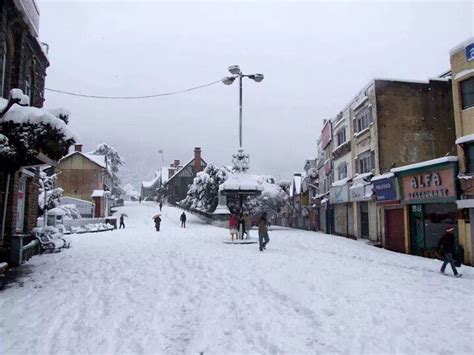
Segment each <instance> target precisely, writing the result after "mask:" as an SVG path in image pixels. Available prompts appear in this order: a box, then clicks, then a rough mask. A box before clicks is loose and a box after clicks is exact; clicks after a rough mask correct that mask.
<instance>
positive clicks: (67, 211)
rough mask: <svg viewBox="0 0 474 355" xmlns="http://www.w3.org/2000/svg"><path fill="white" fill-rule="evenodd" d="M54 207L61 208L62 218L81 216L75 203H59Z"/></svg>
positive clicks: (68, 218)
mask: <svg viewBox="0 0 474 355" xmlns="http://www.w3.org/2000/svg"><path fill="white" fill-rule="evenodd" d="M56 209H58V210H61V211H62V212H63V216H64V217H63V218H64V220H72V219H81V218H82V216H81V214H80V213H79V210H78V209H77V206H76V205H73V204H65V205H59V206H58V207H56Z"/></svg>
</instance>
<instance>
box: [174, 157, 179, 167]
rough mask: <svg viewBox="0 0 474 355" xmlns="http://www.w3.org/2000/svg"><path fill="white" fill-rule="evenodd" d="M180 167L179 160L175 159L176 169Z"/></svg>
mask: <svg viewBox="0 0 474 355" xmlns="http://www.w3.org/2000/svg"><path fill="white" fill-rule="evenodd" d="M178 166H179V160H177V159H175V160H174V167H175V168H177V167H178Z"/></svg>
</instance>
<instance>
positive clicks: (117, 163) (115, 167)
mask: <svg viewBox="0 0 474 355" xmlns="http://www.w3.org/2000/svg"><path fill="white" fill-rule="evenodd" d="M92 154H95V155H104V156H105V159H106V162H107V166H108V167H110V171H111V172H112V195H116V196H120V194H121V189H120V188H119V187H120V183H121V181H120V178H119V177H118V172H119V170H120V167H121V166H122V165H123V164H125V161H124V160H123V159H122V157H121V156H120V155H119V153H118V152H117V150H116V149H115V148H114V147H112V146H110V145H108V144H106V143H102V144H99V145H98V146H97V148H96V149H95V150H94V151H93V152H92Z"/></svg>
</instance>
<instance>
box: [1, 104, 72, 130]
mask: <svg viewBox="0 0 474 355" xmlns="http://www.w3.org/2000/svg"><path fill="white" fill-rule="evenodd" d="M7 105H8V101H7V100H5V99H3V98H0V111H2V110H3V109H4V108H5V107H6V106H7ZM3 121H4V122H5V121H10V122H15V123H20V124H21V123H43V124H49V125H50V126H51V127H53V128H56V129H57V130H58V131H60V132H61V133H62V134H64V137H65V138H66V139H71V138H74V139H76V137H75V135H74V134H73V133H72V131H71V130H69V127H68V126H67V125H66V123H65V122H64V121H62V120H60V119H59V118H57V117H56V116H54V115H53V114H52V113H50V112H48V111H46V110H43V109H40V108H36V107H31V106H20V105H17V104H14V105H13V106H12V107H11V108H10V109H9V110H8V112H7V113H6V114H5V115H4V116H3Z"/></svg>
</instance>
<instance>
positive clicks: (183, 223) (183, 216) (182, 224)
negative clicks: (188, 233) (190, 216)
mask: <svg viewBox="0 0 474 355" xmlns="http://www.w3.org/2000/svg"><path fill="white" fill-rule="evenodd" d="M179 219H180V221H181V228H186V213H184V212H183V213H182V214H181V217H179Z"/></svg>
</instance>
